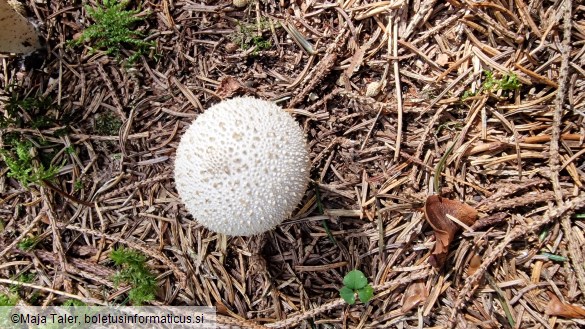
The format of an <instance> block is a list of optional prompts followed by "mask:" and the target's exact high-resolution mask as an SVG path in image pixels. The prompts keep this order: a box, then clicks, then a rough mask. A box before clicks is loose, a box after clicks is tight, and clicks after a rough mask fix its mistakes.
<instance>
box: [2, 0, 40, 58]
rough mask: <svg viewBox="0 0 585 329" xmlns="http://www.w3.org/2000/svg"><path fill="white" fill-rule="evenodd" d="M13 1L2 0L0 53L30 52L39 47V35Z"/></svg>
mask: <svg viewBox="0 0 585 329" xmlns="http://www.w3.org/2000/svg"><path fill="white" fill-rule="evenodd" d="M16 8H19V7H18V5H16V4H14V2H13V1H6V0H0V53H17V54H24V53H30V52H33V51H35V50H36V49H39V48H40V47H41V44H40V42H39V36H38V34H37V31H36V30H35V28H34V27H33V25H32V24H31V23H30V22H29V21H28V20H27V19H26V18H25V17H24V16H22V15H21V14H20V13H19V12H18V11H17V10H16Z"/></svg>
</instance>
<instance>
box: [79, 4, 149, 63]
mask: <svg viewBox="0 0 585 329" xmlns="http://www.w3.org/2000/svg"><path fill="white" fill-rule="evenodd" d="M127 5H128V1H117V0H103V1H102V6H101V7H97V8H92V7H90V6H86V7H85V8H86V11H87V14H88V15H89V16H90V17H91V19H92V20H93V21H94V22H95V24H93V25H90V26H89V27H87V28H86V29H85V30H84V31H83V33H82V34H81V37H79V39H77V40H75V41H72V42H71V43H72V44H73V45H74V46H78V45H81V44H83V43H84V42H86V41H89V42H91V43H92V48H93V49H101V50H104V51H105V52H106V54H108V55H113V56H115V57H116V58H119V57H120V53H121V50H122V46H123V45H127V46H130V47H133V48H134V49H135V50H136V53H134V54H133V55H132V56H131V57H130V58H129V59H128V61H129V62H130V63H132V62H134V61H136V59H138V57H140V55H142V54H145V53H147V52H148V49H149V48H150V47H152V46H154V42H148V41H144V40H143V39H142V38H143V34H142V32H140V31H137V30H134V29H133V26H134V23H136V22H139V21H142V20H144V17H139V16H137V14H138V13H139V12H140V9H135V10H126V6H127Z"/></svg>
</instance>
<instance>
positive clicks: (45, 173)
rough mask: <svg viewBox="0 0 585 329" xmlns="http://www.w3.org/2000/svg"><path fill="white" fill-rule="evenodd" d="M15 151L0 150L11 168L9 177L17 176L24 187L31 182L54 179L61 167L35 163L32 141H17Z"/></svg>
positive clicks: (39, 183)
mask: <svg viewBox="0 0 585 329" xmlns="http://www.w3.org/2000/svg"><path fill="white" fill-rule="evenodd" d="M13 146H14V152H9V151H7V150H0V155H2V157H3V160H4V162H5V163H6V166H8V169H9V170H10V171H9V172H8V177H12V178H15V179H16V180H18V181H19V182H20V184H22V186H24V187H28V186H29V185H30V184H37V185H41V184H42V182H43V181H44V180H47V181H52V180H54V179H55V176H56V175H57V173H58V172H59V169H60V168H59V167H55V166H53V165H49V167H48V168H47V167H45V166H44V165H43V164H42V163H39V164H38V165H35V163H34V161H33V159H34V156H33V152H34V149H33V145H32V143H30V142H28V141H27V142H20V141H18V142H15V143H14V145H13Z"/></svg>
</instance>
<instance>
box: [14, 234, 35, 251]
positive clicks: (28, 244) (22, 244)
mask: <svg viewBox="0 0 585 329" xmlns="http://www.w3.org/2000/svg"><path fill="white" fill-rule="evenodd" d="M38 242H39V240H38V238H37V237H26V238H24V239H22V240H20V241H19V242H18V244H17V245H16V246H17V247H18V249H20V250H22V251H29V250H32V249H33V248H34V247H35V246H36V245H37V243H38Z"/></svg>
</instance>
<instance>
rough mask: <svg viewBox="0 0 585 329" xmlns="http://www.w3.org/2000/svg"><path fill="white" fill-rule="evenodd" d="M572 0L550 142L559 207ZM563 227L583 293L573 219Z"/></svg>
mask: <svg viewBox="0 0 585 329" xmlns="http://www.w3.org/2000/svg"><path fill="white" fill-rule="evenodd" d="M571 6H572V3H571V0H565V1H564V4H563V42H562V47H561V68H560V73H559V88H558V89H557V95H556V98H555V111H554V113H553V126H552V137H551V141H550V161H549V166H550V175H551V181H552V185H553V190H554V193H555V199H556V201H557V205H558V206H561V205H562V204H563V193H562V191H561V186H560V184H559V171H560V169H561V168H560V156H559V139H560V136H561V128H560V126H561V120H562V118H563V105H564V100H565V96H566V93H567V81H568V79H569V58H570V54H571V25H572V23H571ZM561 226H562V228H563V231H564V232H565V236H566V237H567V241H568V245H569V248H568V249H569V258H570V259H571V264H572V265H573V270H574V271H575V274H576V276H577V282H578V284H579V288H580V289H581V291H585V270H584V269H583V266H582V264H583V257H582V253H581V252H580V250H579V249H580V248H579V244H578V242H577V241H575V237H574V235H573V230H572V229H571V218H570V216H568V215H565V216H563V217H562V219H561Z"/></svg>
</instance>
